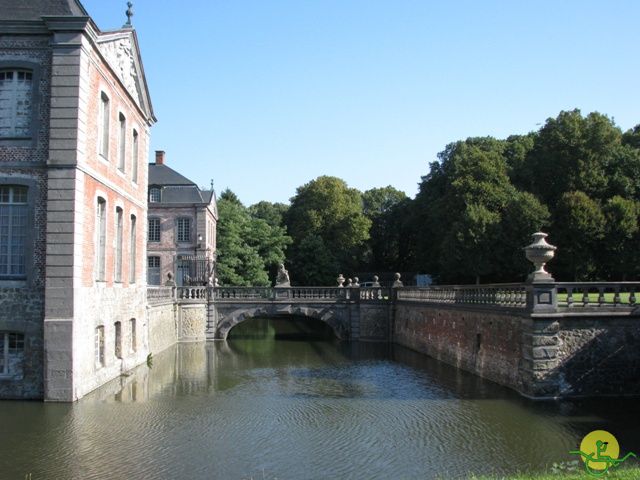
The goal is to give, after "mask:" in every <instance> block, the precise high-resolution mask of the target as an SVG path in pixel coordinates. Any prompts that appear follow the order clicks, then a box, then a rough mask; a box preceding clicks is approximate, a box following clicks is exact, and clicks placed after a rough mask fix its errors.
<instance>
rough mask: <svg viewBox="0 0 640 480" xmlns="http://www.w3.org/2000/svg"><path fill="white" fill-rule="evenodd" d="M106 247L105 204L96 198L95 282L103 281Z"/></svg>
mask: <svg viewBox="0 0 640 480" xmlns="http://www.w3.org/2000/svg"><path fill="white" fill-rule="evenodd" d="M106 246H107V202H106V201H105V199H104V198H98V204H97V208H96V280H100V281H103V280H104V277H105V263H106V253H107V250H106Z"/></svg>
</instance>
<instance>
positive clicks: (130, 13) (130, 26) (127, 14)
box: [123, 2, 133, 28]
mask: <svg viewBox="0 0 640 480" xmlns="http://www.w3.org/2000/svg"><path fill="white" fill-rule="evenodd" d="M127 7H129V8H127V11H126V12H125V15H126V16H127V23H125V24H124V25H123V26H124V27H125V28H132V25H131V17H133V8H131V7H133V3H131V2H127Z"/></svg>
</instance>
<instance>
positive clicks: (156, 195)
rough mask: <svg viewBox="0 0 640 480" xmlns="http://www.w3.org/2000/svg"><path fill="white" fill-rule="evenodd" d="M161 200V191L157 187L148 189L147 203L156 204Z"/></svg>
mask: <svg viewBox="0 0 640 480" xmlns="http://www.w3.org/2000/svg"><path fill="white" fill-rule="evenodd" d="M161 198H162V195H161V191H160V189H159V188H158V187H151V188H150V189H149V202H152V203H157V202H159V201H160V199H161Z"/></svg>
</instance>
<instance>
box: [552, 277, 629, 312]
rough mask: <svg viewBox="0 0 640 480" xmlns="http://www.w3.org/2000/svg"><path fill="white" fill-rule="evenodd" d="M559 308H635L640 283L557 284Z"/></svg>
mask: <svg viewBox="0 0 640 480" xmlns="http://www.w3.org/2000/svg"><path fill="white" fill-rule="evenodd" d="M555 285H556V289H557V297H558V299H557V302H558V307H561V308H562V307H564V308H568V309H576V308H590V307H594V308H599V309H603V308H618V309H624V308H625V307H626V308H635V307H637V305H638V300H639V299H638V296H639V294H640V282H579V283H571V282H557V283H556V284H555Z"/></svg>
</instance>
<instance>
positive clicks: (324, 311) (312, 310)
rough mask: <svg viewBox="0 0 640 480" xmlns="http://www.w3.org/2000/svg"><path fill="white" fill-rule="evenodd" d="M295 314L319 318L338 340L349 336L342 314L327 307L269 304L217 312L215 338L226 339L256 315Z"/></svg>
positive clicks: (279, 315) (276, 315) (282, 315)
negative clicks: (291, 306) (273, 305)
mask: <svg viewBox="0 0 640 480" xmlns="http://www.w3.org/2000/svg"><path fill="white" fill-rule="evenodd" d="M286 316H297V317H307V318H312V319H315V320H320V321H321V322H324V323H326V324H327V325H329V327H331V330H333V333H334V335H335V336H336V338H338V339H339V340H346V339H348V338H349V326H348V324H347V322H346V321H345V319H343V318H341V317H342V315H339V314H337V313H336V312H335V311H334V310H333V309H331V308H327V307H306V306H304V307H303V306H300V307H295V308H272V307H271V306H270V305H265V306H259V307H242V308H237V309H235V310H232V311H230V312H228V313H224V314H219V317H218V328H217V335H216V338H220V339H223V340H226V339H227V337H228V335H229V332H230V331H231V329H233V327H235V326H236V325H238V324H240V323H242V322H244V321H246V320H249V319H252V318H256V317H286Z"/></svg>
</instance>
